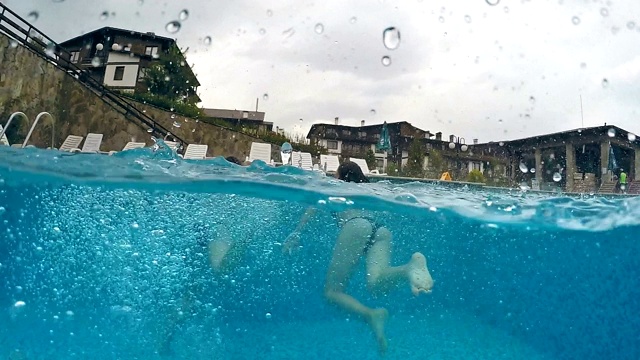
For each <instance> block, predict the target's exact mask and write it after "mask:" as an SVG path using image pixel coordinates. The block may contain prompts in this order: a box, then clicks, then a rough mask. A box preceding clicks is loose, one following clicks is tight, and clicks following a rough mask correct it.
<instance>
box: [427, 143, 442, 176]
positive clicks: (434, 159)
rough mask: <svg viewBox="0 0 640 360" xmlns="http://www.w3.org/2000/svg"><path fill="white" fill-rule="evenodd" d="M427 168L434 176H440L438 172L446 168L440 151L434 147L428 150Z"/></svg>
mask: <svg viewBox="0 0 640 360" xmlns="http://www.w3.org/2000/svg"><path fill="white" fill-rule="evenodd" d="M429 169H430V170H431V172H432V174H433V175H434V177H435V178H440V174H441V173H443V172H444V171H445V170H446V169H445V166H444V159H442V153H440V151H438V150H436V149H431V150H429Z"/></svg>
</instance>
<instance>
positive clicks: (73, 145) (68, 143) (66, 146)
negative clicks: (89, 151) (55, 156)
mask: <svg viewBox="0 0 640 360" xmlns="http://www.w3.org/2000/svg"><path fill="white" fill-rule="evenodd" d="M82 139H84V137H82V136H77V135H69V136H67V138H66V139H65V140H64V142H63V143H62V146H60V151H74V150H76V151H80V149H79V147H80V143H81V142H82Z"/></svg>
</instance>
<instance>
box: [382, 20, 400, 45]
mask: <svg viewBox="0 0 640 360" xmlns="http://www.w3.org/2000/svg"><path fill="white" fill-rule="evenodd" d="M382 42H383V44H384V47H386V48H387V49H389V50H395V49H397V48H398V46H400V31H399V30H398V29H396V28H395V27H393V26H390V27H388V28H386V29H384V31H383V32H382Z"/></svg>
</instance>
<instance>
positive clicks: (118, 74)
mask: <svg viewBox="0 0 640 360" xmlns="http://www.w3.org/2000/svg"><path fill="white" fill-rule="evenodd" d="M123 78H124V66H116V71H115V72H114V74H113V80H118V81H121V80H122V79H123Z"/></svg>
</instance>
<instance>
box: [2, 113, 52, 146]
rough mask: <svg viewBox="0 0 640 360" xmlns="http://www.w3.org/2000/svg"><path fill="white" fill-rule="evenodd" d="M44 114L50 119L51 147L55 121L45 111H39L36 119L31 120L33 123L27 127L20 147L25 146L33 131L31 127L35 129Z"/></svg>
mask: <svg viewBox="0 0 640 360" xmlns="http://www.w3.org/2000/svg"><path fill="white" fill-rule="evenodd" d="M45 115H46V116H48V117H49V120H51V148H52V149H53V147H54V141H55V138H54V134H55V126H56V121H55V120H54V119H53V116H51V114H49V113H48V112H46V111H43V112H41V113H40V114H38V116H37V117H36V120H35V121H34V122H33V125H31V129H29V133H28V134H27V137H26V138H24V142H23V143H22V148H25V147H26V146H27V143H28V142H29V138H30V137H31V134H32V133H33V129H35V128H36V125H38V121H40V118H41V117H43V116H45ZM0 138H1V137H0Z"/></svg>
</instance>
